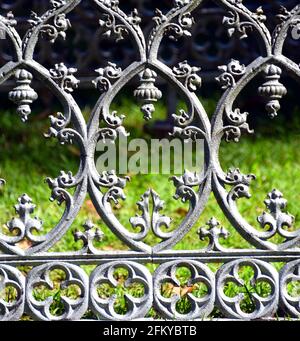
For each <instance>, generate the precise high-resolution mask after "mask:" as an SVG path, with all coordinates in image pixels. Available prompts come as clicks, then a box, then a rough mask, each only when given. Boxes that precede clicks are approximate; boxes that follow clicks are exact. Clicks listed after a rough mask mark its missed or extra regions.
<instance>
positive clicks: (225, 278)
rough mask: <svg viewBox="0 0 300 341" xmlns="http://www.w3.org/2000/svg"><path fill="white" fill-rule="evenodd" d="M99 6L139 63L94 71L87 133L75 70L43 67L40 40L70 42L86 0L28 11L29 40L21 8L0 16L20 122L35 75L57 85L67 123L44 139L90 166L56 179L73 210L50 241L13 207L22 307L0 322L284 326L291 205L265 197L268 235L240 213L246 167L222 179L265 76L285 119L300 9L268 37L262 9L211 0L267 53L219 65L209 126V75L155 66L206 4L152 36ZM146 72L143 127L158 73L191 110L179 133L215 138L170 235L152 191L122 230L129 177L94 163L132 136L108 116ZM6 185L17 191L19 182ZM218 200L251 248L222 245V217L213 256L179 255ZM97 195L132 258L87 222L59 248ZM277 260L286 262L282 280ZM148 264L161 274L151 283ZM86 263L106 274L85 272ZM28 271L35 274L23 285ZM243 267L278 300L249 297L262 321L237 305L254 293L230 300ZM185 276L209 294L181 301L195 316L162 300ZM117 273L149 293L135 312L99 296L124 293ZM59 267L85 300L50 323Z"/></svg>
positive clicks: (7, 250)
mask: <svg viewBox="0 0 300 341" xmlns="http://www.w3.org/2000/svg"><path fill="white" fill-rule="evenodd" d="M82 2H85V1H82ZM86 2H88V1H86ZM89 2H90V3H93V4H94V5H95V6H96V7H97V9H98V10H99V13H101V16H100V19H99V27H100V28H101V29H102V32H103V33H104V34H105V35H106V36H109V37H110V38H112V39H115V40H123V39H129V38H131V40H132V42H133V44H134V46H135V48H136V50H137V53H138V58H137V59H136V60H135V61H133V62H132V63H131V62H130V64H129V65H128V66H127V67H125V68H124V69H122V68H121V67H119V66H118V65H116V64H115V63H111V62H110V61H109V60H108V61H107V66H105V67H103V68H98V69H97V71H96V72H95V77H94V78H95V79H94V82H93V83H94V85H95V86H96V87H97V89H98V90H99V93H100V97H99V100H98V102H97V104H96V105H95V107H94V109H93V111H92V112H91V114H90V118H89V121H88V122H87V123H86V121H85V119H84V117H83V114H82V112H81V109H80V108H79V106H78V104H77V103H76V101H75V99H74V97H73V96H72V92H73V90H74V89H75V88H76V87H77V86H78V80H77V78H76V76H75V75H76V69H75V68H69V67H67V66H66V65H65V64H64V63H63V62H64V61H63V60H62V61H61V62H60V63H56V64H55V65H53V66H52V67H51V68H50V70H48V69H47V68H46V67H45V66H44V65H42V64H41V63H39V62H37V61H36V60H35V58H34V53H35V49H36V48H37V46H38V42H39V40H40V39H47V40H48V41H49V42H50V43H56V41H58V40H59V39H62V38H64V39H68V29H69V27H70V26H71V22H70V20H69V19H68V15H69V13H71V12H72V11H73V10H75V9H76V7H77V6H79V4H80V3H81V0H50V1H49V9H48V10H46V12H45V13H44V14H42V15H38V14H36V13H35V12H33V13H32V14H31V17H30V19H29V20H28V23H29V25H30V27H29V28H28V30H27V31H26V34H25V35H24V37H23V39H21V37H20V35H19V33H18V30H17V28H18V25H17V21H16V20H15V17H14V15H13V13H12V12H8V13H7V15H6V16H1V17H0V28H1V31H2V33H3V35H4V36H5V38H6V41H7V44H11V45H12V48H13V51H14V56H12V57H11V58H10V59H9V61H8V62H7V63H6V64H4V65H2V66H1V69H0V83H1V84H3V83H4V82H6V81H7V80H9V79H10V78H11V77H13V78H14V79H15V83H16V84H15V87H14V88H13V89H12V90H11V91H10V92H9V99H10V100H11V101H12V102H14V103H15V104H16V106H17V113H18V114H19V115H20V119H21V120H23V121H24V122H26V121H27V120H28V118H29V116H30V114H31V108H30V107H31V104H32V103H33V102H34V101H36V100H37V98H38V94H37V92H36V91H35V90H34V89H33V87H32V80H33V78H36V79H38V80H39V81H41V82H42V84H43V85H44V86H46V87H48V88H49V89H50V91H51V92H52V93H53V94H54V95H55V96H56V97H57V98H58V99H59V101H60V102H61V103H62V105H63V107H64V112H63V113H58V114H57V115H56V116H54V115H53V116H51V117H50V119H51V126H50V128H49V132H48V134H47V135H46V137H47V138H54V139H57V141H58V142H59V143H61V144H76V145H77V146H78V147H79V149H80V165H79V169H78V172H77V174H76V175H73V174H72V173H71V172H69V173H65V172H61V174H60V175H59V176H58V177H57V178H56V179H51V178H48V179H47V183H48V185H49V188H50V191H51V200H52V201H57V202H58V204H60V205H64V206H65V211H64V213H63V215H62V217H61V220H60V222H59V223H58V224H57V226H56V227H54V228H53V229H52V230H51V231H50V232H49V233H47V234H46V235H43V233H42V225H43V223H42V221H41V220H40V219H39V218H38V217H34V216H33V214H34V209H35V205H34V204H33V202H32V200H31V198H30V197H29V196H28V195H27V194H23V195H22V196H20V197H19V199H18V203H17V205H16V206H15V209H16V213H17V215H18V217H17V218H13V219H12V220H11V221H10V222H9V223H8V224H7V227H8V231H9V232H10V234H4V233H2V234H1V235H0V247H1V251H2V253H1V254H0V272H1V277H2V281H1V288H2V289H5V288H13V289H14V291H15V293H16V295H15V299H14V300H10V301H6V300H1V301H0V305H1V312H0V317H1V319H2V320H18V319H20V318H21V317H22V316H23V315H24V313H25V314H28V315H29V316H31V317H32V318H34V319H38V320H63V319H64V320H77V319H80V318H82V317H83V316H84V314H85V313H86V312H87V310H91V311H92V312H93V313H94V316H95V317H96V318H98V319H104V320H131V319H140V318H144V317H147V316H148V315H147V314H148V313H149V310H150V309H151V308H154V309H155V311H156V312H157V313H158V314H159V316H160V317H161V318H165V319H186V320H190V319H203V318H209V316H210V314H211V313H212V311H213V310H214V308H217V309H218V310H220V312H221V315H220V316H221V317H220V318H231V319H262V318H272V317H274V316H275V314H276V313H278V312H280V314H281V315H280V316H283V317H284V316H293V317H297V318H298V317H299V316H300V308H299V306H300V305H299V302H300V298H299V297H296V298H295V297H293V296H291V295H290V294H289V292H288V290H287V286H288V284H290V283H292V282H297V281H299V269H300V259H299V254H300V253H299V252H300V249H299V247H298V245H299V239H300V232H299V230H297V229H293V228H292V226H293V225H294V217H293V216H291V215H290V214H289V213H286V210H285V209H286V205H287V202H286V200H285V199H284V198H283V195H282V193H281V192H279V191H278V190H275V189H274V190H273V191H271V192H270V193H269V194H268V195H267V199H266V200H265V205H266V212H264V213H263V214H262V215H260V216H259V217H258V218H257V220H258V223H259V225H260V227H261V229H257V228H256V227H255V226H251V225H250V224H249V223H248V222H247V220H246V218H245V217H242V215H241V213H240V212H239V210H238V206H237V202H238V201H239V200H241V199H242V198H249V197H250V193H249V192H250V186H251V182H252V181H253V180H254V179H255V176H254V175H253V174H248V175H247V174H242V173H241V171H240V170H239V169H231V170H229V171H226V170H223V169H222V167H221V165H220V163H219V158H218V155H219V147H220V143H221V140H222V139H223V138H224V139H225V140H226V141H227V142H232V141H235V142H238V141H239V140H240V138H241V137H242V134H244V133H252V132H253V131H252V130H251V128H250V127H249V124H248V123H247V116H248V113H247V112H241V110H240V109H239V108H237V107H236V106H235V100H236V98H237V96H238V95H239V94H240V93H241V91H242V90H243V89H244V88H245V87H246V85H247V84H248V83H249V82H250V81H251V80H252V79H255V78H256V77H257V76H258V75H259V74H263V76H264V78H265V80H264V82H263V84H262V85H261V86H260V87H259V89H258V92H259V94H260V95H261V96H263V97H264V98H265V101H266V111H267V113H268V114H269V116H270V118H274V117H275V116H276V115H277V112H278V111H279V109H280V99H281V98H282V97H284V96H285V95H286V93H287V89H286V88H285V86H284V85H283V84H282V83H281V81H280V78H281V73H282V70H283V69H284V70H285V71H286V72H288V73H289V74H291V75H292V76H293V77H295V78H299V76H300V69H299V66H298V65H297V64H296V63H295V62H293V61H292V60H291V59H290V58H288V57H286V56H285V55H284V54H283V47H284V43H285V40H286V39H287V36H288V35H289V34H290V33H292V34H293V35H294V36H295V37H297V36H298V28H299V25H300V20H299V15H300V6H299V5H298V6H296V7H295V8H294V9H292V10H291V11H288V10H286V9H285V8H282V9H281V11H280V13H279V14H278V19H279V24H278V25H277V26H276V28H275V30H274V32H273V34H272V35H271V33H270V31H269V29H268V28H267V27H266V25H265V22H266V16H265V14H264V12H263V10H262V8H258V9H257V10H256V11H254V12H252V11H250V10H249V9H247V7H245V5H244V4H243V2H242V0H216V1H214V3H215V4H217V5H218V6H220V7H221V8H223V10H225V12H226V14H225V16H224V19H223V25H224V26H225V27H226V28H227V29H228V33H229V36H230V37H232V36H234V35H237V36H238V37H239V38H240V39H246V38H247V37H248V35H251V36H253V35H254V36H256V38H257V42H259V43H260V47H261V56H259V57H258V58H256V59H254V60H253V61H251V62H250V63H249V64H248V65H243V64H242V63H240V62H239V61H237V60H234V59H233V60H231V61H230V62H229V64H228V65H224V66H221V67H220V73H219V77H218V82H219V83H220V85H221V87H222V89H223V90H224V94H223V96H222V98H221V99H220V101H219V103H218V105H217V108H216V111H215V113H214V116H213V118H212V119H211V120H210V119H209V118H208V115H207V113H206V111H205V109H204V108H203V106H202V104H201V102H200V100H199V99H198V97H197V96H196V94H195V91H196V90H197V89H198V88H199V87H200V86H201V78H200V77H199V75H198V71H199V65H189V63H188V62H187V61H181V62H180V63H179V64H178V65H174V66H173V67H169V66H167V65H166V64H164V63H163V62H161V61H160V60H158V53H159V48H160V45H161V42H162V40H163V38H164V37H165V36H169V37H171V38H172V39H173V40H176V39H179V38H181V37H190V36H191V29H192V27H193V25H194V24H195V22H198V21H201V18H200V17H197V18H194V17H193V11H194V10H196V9H197V8H198V7H199V6H201V3H202V1H201V0H174V2H173V7H172V8H171V9H170V11H169V12H167V13H163V12H162V11H160V10H157V11H156V15H155V17H154V18H153V28H152V30H151V31H150V33H149V35H148V36H147V37H146V36H145V35H144V33H143V31H142V29H141V27H140V24H141V20H142V18H141V17H140V15H139V13H138V11H136V10H134V11H132V13H130V14H125V13H124V12H123V11H122V10H121V9H120V8H119V1H118V0H91V1H89ZM291 31H292V32H291ZM200 66H201V65H200ZM138 75H139V76H140V85H139V87H138V88H137V89H136V91H135V92H134V95H135V97H136V98H137V99H138V100H140V101H141V102H142V105H141V111H142V114H143V116H144V118H145V119H146V120H150V119H151V117H152V114H153V112H154V111H155V102H156V101H158V100H159V99H160V98H161V97H162V96H163V94H162V92H161V91H160V90H159V88H158V84H156V78H157V77H158V76H159V77H161V78H164V79H165V80H167V81H168V82H170V83H171V84H172V86H173V87H174V88H175V89H177V90H178V92H179V93H180V94H181V95H182V96H183V97H184V98H185V99H186V101H187V103H188V110H187V111H184V110H182V111H181V114H180V115H175V116H174V118H175V121H176V127H175V128H174V132H173V133H174V136H180V137H181V138H182V139H196V138H201V139H204V140H205V166H204V170H203V172H201V171H199V174H197V173H195V174H194V173H191V172H189V171H186V172H185V173H184V174H183V175H182V176H180V177H175V176H174V177H173V183H174V186H175V189H174V192H175V199H177V200H181V201H182V202H188V203H189V210H188V213H187V215H186V217H185V218H184V219H183V221H182V222H181V224H180V225H179V226H177V227H176V228H175V229H173V230H172V231H168V232H165V228H166V227H168V226H169V225H170V219H169V218H168V217H166V216H164V215H162V214H161V213H160V211H161V210H162V209H163V207H164V202H163V201H162V200H161V199H160V197H159V194H157V193H156V192H155V191H154V189H153V190H149V191H147V192H146V193H144V194H143V195H142V197H141V201H140V202H139V203H138V208H139V209H140V211H141V214H140V215H137V216H136V217H133V218H132V219H131V220H130V224H131V226H132V227H133V228H135V229H133V230H131V229H128V228H127V227H125V226H123V225H122V224H121V223H120V221H119V220H118V219H117V218H116V215H115V213H114V210H113V207H114V206H115V205H116V204H117V203H118V202H119V201H121V200H125V199H126V198H125V195H124V188H125V187H126V186H127V181H128V178H127V177H124V178H123V177H121V176H119V175H118V174H116V172H115V171H114V170H111V171H109V172H103V173H102V174H100V173H98V171H97V169H96V166H95V160H94V154H95V149H96V144H97V142H98V141H99V140H100V139H102V140H107V141H108V140H110V141H115V140H116V139H117V136H118V132H120V131H123V132H124V131H125V128H124V126H123V117H122V116H118V115H117V113H116V112H111V110H110V106H111V104H112V103H113V101H114V99H115V97H116V96H117V95H118V94H119V93H120V92H121V91H122V89H123V87H124V86H125V85H126V84H127V83H128V82H130V81H131V79H133V78H134V77H136V76H138ZM0 184H1V185H4V184H5V180H4V179H3V180H1V181H0ZM5 186H9V183H7V184H5ZM155 190H157V189H155ZM211 192H213V194H214V195H215V198H216V200H217V202H218V205H219V206H220V208H221V209H222V211H223V212H224V214H225V216H226V217H227V218H228V221H229V222H230V223H231V224H232V226H234V228H235V229H236V231H237V232H238V233H239V234H241V236H242V237H243V238H244V239H245V240H246V241H247V242H249V244H250V245H252V247H253V248H250V249H225V248H224V247H223V246H222V245H221V244H220V242H219V241H220V238H226V237H227V235H228V234H227V232H226V230H225V229H224V228H223V227H221V226H220V224H219V223H218V221H216V219H214V218H212V219H211V220H210V221H209V222H208V224H207V226H208V227H207V228H201V229H200V230H199V235H200V237H201V238H203V239H205V238H207V240H208V246H207V247H206V248H205V249H202V250H174V249H173V247H174V246H175V245H176V244H177V243H178V242H179V241H180V240H181V239H182V238H183V237H184V236H185V235H187V234H188V233H190V231H191V229H192V227H193V225H194V224H195V223H196V221H197V219H198V217H199V216H200V215H201V213H202V212H203V210H204V208H205V205H206V203H207V200H208V197H209V195H210V193H211ZM87 195H89V196H90V197H91V200H92V202H93V205H94V207H95V209H96V210H97V212H98V213H99V216H100V217H101V218H102V220H103V223H105V224H106V225H107V226H108V227H109V228H110V230H111V231H112V232H113V233H114V234H115V235H116V236H117V237H118V238H120V240H122V241H123V242H124V243H125V244H126V245H128V247H129V248H130V251H104V250H99V249H97V248H96V247H95V246H94V240H96V239H101V238H102V233H101V231H100V230H97V229H95V227H94V225H93V224H92V223H91V222H89V221H88V222H87V223H86V224H85V225H84V231H83V232H79V231H77V232H75V234H74V237H75V239H76V240H81V241H82V242H83V248H82V250H80V251H76V252H75V251H74V252H65V253H54V252H50V251H49V250H50V249H51V248H52V246H53V245H55V244H56V243H57V242H58V241H59V240H60V239H61V238H62V237H63V236H64V235H65V234H66V232H67V231H68V230H69V229H70V227H71V226H72V223H73V222H74V220H75V218H76V216H77V215H78V212H79V210H80V208H81V206H82V204H83V202H84V200H85V198H86V196H87ZM151 207H152V208H151ZM136 229H139V231H137V230H136ZM36 231H38V232H39V233H36ZM150 233H153V234H154V235H155V236H156V237H157V238H159V240H160V241H159V242H158V243H157V244H156V245H154V246H150V245H148V244H147V243H146V241H145V240H146V237H147V236H148V235H149V234H150ZM275 235H279V236H281V237H282V238H281V239H282V241H280V243H275V242H274V240H273V237H274V236H275ZM24 240H27V241H29V243H28V246H27V248H24V247H20V243H21V242H22V241H24ZM210 263H218V264H221V265H220V267H219V269H218V271H217V272H213V271H212V270H211V269H210V267H209V264H210ZM273 263H284V265H283V266H282V267H281V270H280V271H279V272H278V270H277V267H276V266H275V265H274V264H273ZM147 264H152V265H155V267H156V269H155V271H154V272H153V273H152V272H151V271H150V270H149V267H147ZM83 265H93V266H96V267H95V269H94V270H93V271H92V273H91V274H90V275H89V276H88V275H87V273H86V272H85V271H84V270H83V268H82V266H83ZM20 266H28V267H31V268H30V271H29V272H28V274H27V276H25V275H24V274H23V272H22V271H21V269H20ZM243 266H249V267H250V268H252V269H253V278H252V280H251V283H252V285H253V286H255V285H256V284H258V283H265V285H267V286H268V287H269V293H268V295H265V296H260V295H259V292H254V293H252V294H251V300H252V302H253V309H252V312H245V311H243V310H242V309H241V302H242V301H243V299H244V298H245V294H243V293H239V294H237V295H233V296H232V297H229V296H227V295H225V294H224V288H225V286H226V285H227V284H228V283H234V284H236V285H237V286H241V287H243V286H244V285H245V282H244V281H243V279H241V278H240V277H239V269H240V268H241V267H243ZM180 267H184V268H187V269H189V271H190V280H189V287H192V286H194V285H196V284H200V283H202V285H204V286H205V288H206V290H205V294H204V295H202V296H201V297H199V296H197V295H195V294H194V293H193V291H192V290H191V291H187V292H186V293H185V296H186V298H187V300H188V301H189V303H190V310H189V312H187V313H185V314H183V313H182V312H180V310H178V306H177V303H178V301H180V299H181V293H179V292H175V293H173V294H172V295H169V296H164V295H163V294H162V286H163V285H164V284H165V283H172V284H174V285H176V286H178V287H179V288H180V281H179V279H178V277H177V273H176V270H177V269H178V268H180ZM120 268H121V269H125V270H126V271H127V279H126V281H125V282H124V285H125V287H126V286H130V285H132V284H133V283H137V284H138V285H140V286H142V287H143V290H142V291H141V293H140V295H139V296H133V295H131V294H130V293H128V292H127V293H125V294H124V296H125V299H126V301H127V310H126V313H125V314H119V313H117V312H116V310H115V303H116V296H115V295H114V294H109V293H111V291H109V292H108V293H107V294H106V295H102V296H101V295H100V296H99V293H98V288H99V286H100V285H102V284H105V285H109V286H110V287H112V288H116V287H117V286H118V283H117V282H116V279H115V277H114V272H115V270H116V269H120ZM55 269H56V270H60V271H62V272H64V276H65V279H64V281H63V282H62V283H61V289H62V290H64V289H66V288H68V287H70V286H72V285H75V286H77V287H78V288H79V292H80V294H79V295H78V297H76V298H70V297H67V296H66V295H62V296H61V297H60V299H61V303H62V305H63V307H64V309H63V313H62V314H61V315H59V316H57V315H53V314H52V312H51V310H50V306H51V305H52V303H53V302H54V300H55V297H53V296H49V297H44V300H43V299H37V298H36V297H35V295H34V290H35V288H36V287H37V286H44V287H46V288H48V289H53V287H54V284H53V279H52V278H51V276H50V273H51V271H52V270H55Z"/></svg>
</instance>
